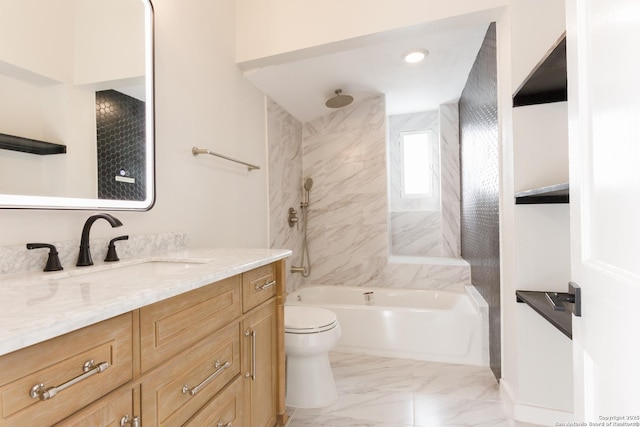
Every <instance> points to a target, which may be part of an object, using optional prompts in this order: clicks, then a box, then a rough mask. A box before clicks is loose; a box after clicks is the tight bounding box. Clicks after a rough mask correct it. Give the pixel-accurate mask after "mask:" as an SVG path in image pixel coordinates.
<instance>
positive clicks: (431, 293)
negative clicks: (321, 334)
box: [286, 285, 489, 366]
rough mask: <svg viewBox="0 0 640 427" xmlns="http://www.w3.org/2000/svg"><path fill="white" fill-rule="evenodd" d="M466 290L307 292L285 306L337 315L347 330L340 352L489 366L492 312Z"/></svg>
mask: <svg viewBox="0 0 640 427" xmlns="http://www.w3.org/2000/svg"><path fill="white" fill-rule="evenodd" d="M464 289H465V290H464V292H454V291H443V290H420V289H394V288H374V287H355V286H307V287H303V288H301V289H299V290H298V291H296V292H292V293H290V294H289V295H288V297H287V302H286V303H287V304H289V305H310V306H316V307H323V308H326V309H328V310H331V311H333V312H334V313H335V314H336V315H337V317H338V321H339V322H340V326H341V327H342V338H341V339H340V341H338V345H337V347H336V348H335V351H341V352H347V353H359V354H369V355H374V356H386V357H398V358H406V359H416V360H429V361H434V362H444V363H460V364H468V365H485V366H486V365H488V363H489V351H488V348H489V332H488V329H489V328H488V306H487V303H486V302H485V301H484V299H483V298H482V297H481V296H480V294H479V293H478V291H477V290H476V289H475V288H474V287H473V286H470V285H468V286H465V287H464Z"/></svg>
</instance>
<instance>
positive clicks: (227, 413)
mask: <svg viewBox="0 0 640 427" xmlns="http://www.w3.org/2000/svg"><path fill="white" fill-rule="evenodd" d="M242 393H243V390H242V377H238V378H236V379H235V381H233V383H231V384H230V385H229V386H228V387H227V388H225V389H224V390H223V391H222V393H220V395H218V396H216V397H215V398H214V399H213V400H212V401H210V402H209V403H207V405H206V406H205V407H204V408H202V409H201V410H200V411H199V412H198V413H197V414H196V415H195V416H194V417H193V418H191V419H190V420H189V421H188V422H186V423H185V424H184V427H201V426H218V425H221V426H225V425H227V424H228V423H231V425H233V426H243V425H244V422H243V417H244V404H243V398H242V397H243V394H242Z"/></svg>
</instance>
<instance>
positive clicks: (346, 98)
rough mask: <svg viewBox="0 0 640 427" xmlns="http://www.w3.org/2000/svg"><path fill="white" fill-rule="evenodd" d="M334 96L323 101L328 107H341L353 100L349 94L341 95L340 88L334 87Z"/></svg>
mask: <svg viewBox="0 0 640 427" xmlns="http://www.w3.org/2000/svg"><path fill="white" fill-rule="evenodd" d="M335 94H336V96H334V97H332V98H329V99H327V102H325V103H324V105H326V106H327V107H329V108H342V107H346V106H347V105H349V104H351V103H352V102H353V96H351V95H343V94H342V89H336V91H335Z"/></svg>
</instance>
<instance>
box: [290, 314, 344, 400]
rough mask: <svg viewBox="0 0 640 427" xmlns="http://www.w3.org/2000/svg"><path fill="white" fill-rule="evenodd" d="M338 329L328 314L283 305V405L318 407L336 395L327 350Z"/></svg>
mask: <svg viewBox="0 0 640 427" xmlns="http://www.w3.org/2000/svg"><path fill="white" fill-rule="evenodd" d="M341 335H342V330H341V329H340V324H339V323H338V319H337V317H336V315H335V313H333V312H332V311H329V310H326V309H324V308H319V307H308V306H295V305H285V307H284V349H285V353H286V355H287V398H286V403H287V406H291V407H294V408H321V407H324V406H329V405H331V404H332V403H334V402H335V401H336V399H337V398H338V394H337V392H336V385H335V383H334V381H333V372H331V365H330V364H329V351H331V350H332V349H333V348H334V347H335V346H336V343H337V342H338V340H339V339H340V336H341Z"/></svg>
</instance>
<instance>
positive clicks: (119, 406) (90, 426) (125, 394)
mask: <svg viewBox="0 0 640 427" xmlns="http://www.w3.org/2000/svg"><path fill="white" fill-rule="evenodd" d="M139 395H140V391H139V387H138V386H136V387H134V388H130V387H129V388H127V387H125V388H123V389H121V390H118V391H116V392H113V393H112V394H110V395H109V396H106V397H105V398H103V399H101V400H99V401H98V402H96V403H94V404H93V405H90V406H88V407H87V408H85V409H83V410H82V411H80V412H78V413H77V414H76V415H74V416H72V417H70V418H68V419H66V420H64V421H62V422H61V423H59V424H56V425H55V427H96V426H119V425H124V426H129V427H133V426H134V425H135V423H136V419H137V423H138V425H140V418H139V417H137V415H138V414H140V409H139V402H138V396H139Z"/></svg>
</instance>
